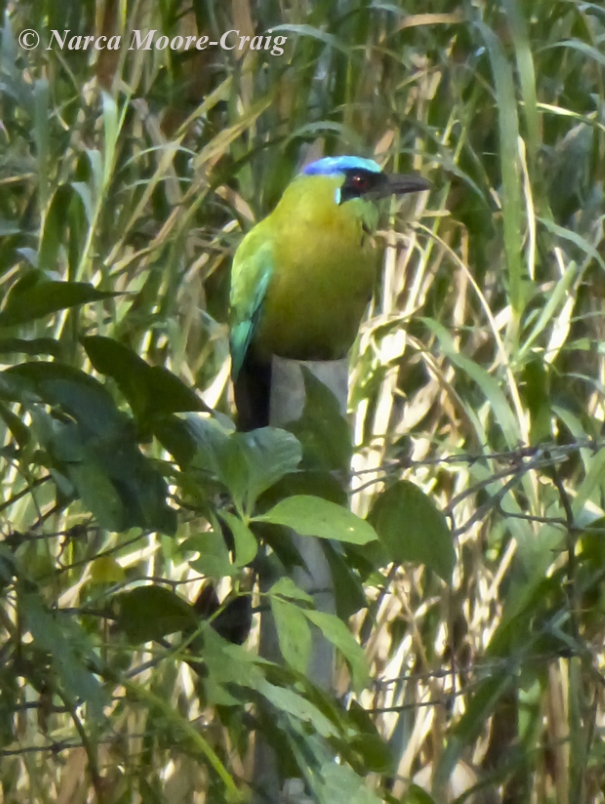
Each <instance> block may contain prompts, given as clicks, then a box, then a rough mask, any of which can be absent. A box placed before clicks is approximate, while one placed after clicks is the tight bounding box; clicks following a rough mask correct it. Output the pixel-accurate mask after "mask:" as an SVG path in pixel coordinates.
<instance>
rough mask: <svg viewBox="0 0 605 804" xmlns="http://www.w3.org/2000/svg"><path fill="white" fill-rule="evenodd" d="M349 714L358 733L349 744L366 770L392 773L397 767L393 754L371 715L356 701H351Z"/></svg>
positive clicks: (350, 739) (351, 738)
mask: <svg viewBox="0 0 605 804" xmlns="http://www.w3.org/2000/svg"><path fill="white" fill-rule="evenodd" d="M347 714H348V716H349V720H350V721H351V723H353V724H354V726H355V728H356V729H357V731H358V733H357V734H355V735H354V736H352V737H350V738H349V742H350V744H351V747H352V748H353V749H354V750H355V751H357V752H358V753H359V754H360V756H361V757H362V761H363V767H364V770H366V771H371V772H373V773H392V771H393V768H394V766H395V760H394V756H393V752H392V750H391V748H390V747H389V745H388V744H387V743H386V742H385V740H384V739H383V738H382V737H381V736H380V733H379V731H378V729H377V728H376V724H375V723H374V721H373V720H372V718H371V716H370V714H369V713H368V712H367V711H366V710H365V709H364V708H363V706H361V704H359V703H358V702H357V701H355V700H352V701H351V704H350V706H349V710H348V712H347Z"/></svg>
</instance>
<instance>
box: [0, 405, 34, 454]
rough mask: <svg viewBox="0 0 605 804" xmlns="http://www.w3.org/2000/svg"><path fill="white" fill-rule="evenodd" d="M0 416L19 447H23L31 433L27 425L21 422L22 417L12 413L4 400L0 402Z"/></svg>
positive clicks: (29, 438) (27, 442) (29, 439)
mask: <svg viewBox="0 0 605 804" xmlns="http://www.w3.org/2000/svg"><path fill="white" fill-rule="evenodd" d="M0 418H2V420H3V421H4V423H5V424H6V426H7V427H8V429H9V430H10V432H11V434H12V436H13V438H14V439H15V441H16V442H17V443H18V444H19V446H20V447H25V446H27V444H29V442H30V441H31V433H30V431H29V427H27V425H26V424H24V423H23V421H22V419H21V418H20V417H19V416H17V414H16V413H13V411H12V410H10V408H8V407H7V406H6V405H5V404H4V402H0Z"/></svg>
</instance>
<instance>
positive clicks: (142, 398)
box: [82, 335, 208, 419]
mask: <svg viewBox="0 0 605 804" xmlns="http://www.w3.org/2000/svg"><path fill="white" fill-rule="evenodd" d="M82 344H83V345H84V348H85V349H86V354H87V355H88V357H89V358H90V362H91V363H92V364H93V366H94V367H95V369H96V370H97V371H98V372H99V373H101V374H105V375H107V376H108V377H112V378H113V379H114V380H115V381H116V383H117V384H118V387H119V389H120V391H121V392H122V393H123V394H124V396H125V398H126V399H127V401H128V404H129V405H130V407H131V408H132V412H133V413H134V415H135V416H136V417H137V418H140V419H145V418H146V417H148V416H150V415H151V414H153V415H158V414H160V415H161V414H170V413H178V412H184V411H207V410H208V406H207V405H205V404H204V402H203V401H202V400H201V399H200V398H199V397H198V396H197V394H196V393H195V391H193V390H192V389H191V388H188V387H187V386H186V385H185V384H184V383H183V382H181V380H179V378H178V377H177V376H175V375H174V374H172V372H170V371H168V369H167V368H164V367H163V366H150V365H148V364H147V363H146V362H145V361H144V360H143V359H142V358H141V357H139V355H137V354H136V353H135V352H133V351H132V349H129V348H128V347H126V346H124V345H123V344H121V343H119V342H118V341H116V340H114V339H113V338H105V337H102V336H100V335H95V336H90V337H87V338H82Z"/></svg>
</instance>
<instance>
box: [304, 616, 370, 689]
mask: <svg viewBox="0 0 605 804" xmlns="http://www.w3.org/2000/svg"><path fill="white" fill-rule="evenodd" d="M303 611H304V614H305V617H308V618H309V620H311V622H312V623H313V624H314V625H316V626H317V627H318V628H319V629H320V630H321V632H322V633H323V635H324V636H325V638H326V639H327V640H329V641H330V642H331V643H332V644H333V645H335V646H336V647H337V648H338V650H339V651H340V652H341V653H342V655H343V656H344V657H345V659H346V660H347V662H348V663H349V666H350V668H351V680H352V682H353V688H354V689H355V690H356V691H357V692H360V691H361V690H362V689H364V687H365V686H366V683H367V680H368V665H367V662H366V657H365V653H364V652H363V648H362V647H361V645H360V644H359V643H358V642H357V640H356V639H355V637H354V636H353V634H352V633H351V632H350V631H349V629H348V628H347V626H346V625H345V624H344V623H343V621H342V620H339V619H338V617H337V616H336V615H335V614H327V613H326V612H323V611H315V610H313V609H303Z"/></svg>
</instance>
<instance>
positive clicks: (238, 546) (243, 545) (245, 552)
mask: <svg viewBox="0 0 605 804" xmlns="http://www.w3.org/2000/svg"><path fill="white" fill-rule="evenodd" d="M219 516H220V518H221V519H222V520H223V521H224V522H225V523H226V524H227V525H228V526H229V530H230V531H231V535H232V536H233V541H234V543H235V566H236V567H245V566H246V565H247V564H249V563H250V562H251V561H252V560H253V559H254V558H256V554H257V553H258V542H257V541H256V539H255V537H254V534H253V533H252V531H251V530H250V528H249V527H248V526H247V525H246V524H245V522H242V520H241V519H240V518H239V517H238V516H234V515H233V514H230V513H229V512H228V511H220V512H219Z"/></svg>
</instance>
